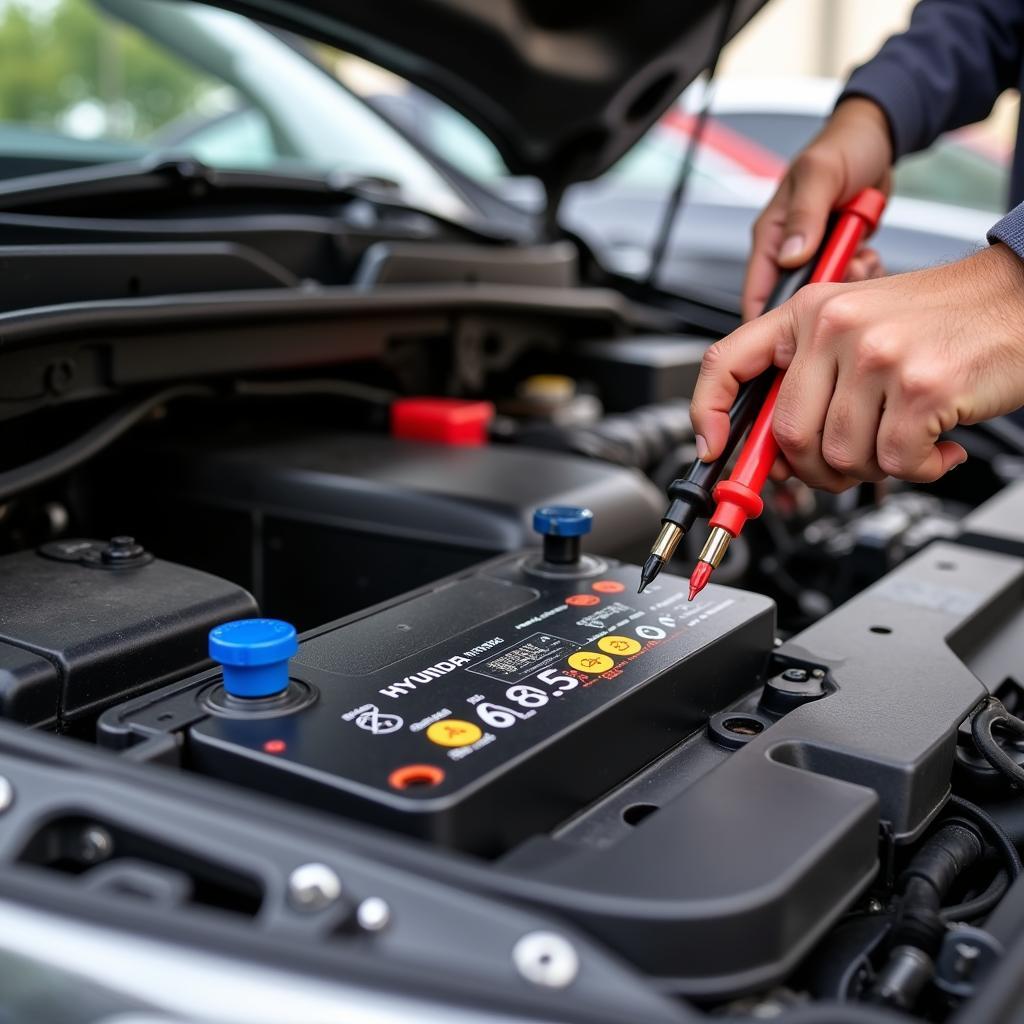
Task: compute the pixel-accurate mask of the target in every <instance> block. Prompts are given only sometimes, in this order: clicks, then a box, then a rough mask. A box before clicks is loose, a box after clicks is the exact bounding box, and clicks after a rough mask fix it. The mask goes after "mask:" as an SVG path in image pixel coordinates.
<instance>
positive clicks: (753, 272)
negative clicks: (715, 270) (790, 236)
mask: <svg viewBox="0 0 1024 1024" xmlns="http://www.w3.org/2000/svg"><path fill="white" fill-rule="evenodd" d="M778 213H779V211H778V210H776V209H772V208H771V207H769V208H768V209H767V210H765V212H764V213H763V214H762V215H761V217H760V218H759V219H758V222H757V224H755V225H754V245H753V248H752V249H751V251H750V260H749V261H748V263H747V273H746V277H745V278H744V281H743V295H742V299H741V301H740V312H741V313H742V314H743V319H744V320H753V319H754V317H756V316H760V315H761V313H762V312H764V306H765V303H766V302H767V301H768V296H769V295H771V293H772V289H773V288H774V287H775V285H776V283H777V282H778V280H779V247H780V246H781V245H782V232H783V229H784V224H783V222H782V220H781V218H778V216H777V215H778Z"/></svg>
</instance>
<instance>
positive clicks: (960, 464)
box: [953, 452, 967, 469]
mask: <svg viewBox="0 0 1024 1024" xmlns="http://www.w3.org/2000/svg"><path fill="white" fill-rule="evenodd" d="M966 461H967V453H966V452H965V453H964V454H963V455H961V456H960V458H959V459H958V460H957V461H956V462H954V463H953V468H954V469H956V467H957V466H962V465H963V464H964V463H965V462H966Z"/></svg>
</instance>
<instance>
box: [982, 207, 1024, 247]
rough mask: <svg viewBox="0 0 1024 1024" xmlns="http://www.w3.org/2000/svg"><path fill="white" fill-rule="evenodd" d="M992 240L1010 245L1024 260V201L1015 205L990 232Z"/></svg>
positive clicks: (989, 237)
mask: <svg viewBox="0 0 1024 1024" xmlns="http://www.w3.org/2000/svg"><path fill="white" fill-rule="evenodd" d="M988 240H989V241H990V242H993V243H994V242H1002V243H1003V244H1004V245H1008V246H1009V247H1010V248H1011V249H1012V250H1013V251H1014V252H1015V253H1016V254H1017V255H1018V256H1019V257H1020V258H1021V259H1022V260H1024V203H1021V204H1020V206H1015V207H1014V208H1013V209H1012V210H1011V211H1010V212H1009V213H1008V214H1007V215H1006V216H1005V217H1004V218H1003V219H1002V220H1001V221H999V223H997V224H996V225H995V226H994V227H992V228H991V230H990V231H989V233H988Z"/></svg>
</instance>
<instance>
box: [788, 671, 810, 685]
mask: <svg viewBox="0 0 1024 1024" xmlns="http://www.w3.org/2000/svg"><path fill="white" fill-rule="evenodd" d="M782 678H783V679H785V680H786V682H787V683H806V682H807V679H808V675H807V669H805V668H787V669H786V671H785V672H783V673H782Z"/></svg>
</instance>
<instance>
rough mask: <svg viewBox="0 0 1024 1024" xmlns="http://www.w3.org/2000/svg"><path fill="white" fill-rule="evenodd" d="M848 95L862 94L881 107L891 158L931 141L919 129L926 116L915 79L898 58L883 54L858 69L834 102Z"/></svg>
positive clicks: (896, 157) (925, 122) (846, 97)
mask: <svg viewBox="0 0 1024 1024" xmlns="http://www.w3.org/2000/svg"><path fill="white" fill-rule="evenodd" d="M851 96H862V97H864V98H865V99H869V100H872V101H873V102H874V103H877V104H878V106H879V107H881V108H882V112H883V113H884V114H885V117H886V120H887V121H888V122H889V138H890V141H891V142H892V157H893V160H894V161H895V160H898V159H899V158H900V157H901V156H905V155H906V154H907V153H913V152H915V151H917V150H919V149H923V148H924V147H925V146H927V145H929V144H930V143H931V141H932V140H931V139H929V138H928V137H927V136H926V134H925V132H924V131H922V129H923V127H924V126H925V125H926V124H927V123H928V119H927V117H925V116H924V115H923V111H922V100H921V93H920V91H919V86H918V83H917V80H916V79H915V78H914V76H913V75H911V74H910V73H909V72H908V71H907V70H906V68H904V67H903V65H902V64H900V63H899V62H898V61H896V60H892V59H891V58H886V57H885V56H884V55H882V56H880V57H876V58H875V59H874V60H873V61H871V62H870V63H868V64H864V65H863V66H861V67H859V68H857V70H856V71H854V73H853V74H852V75H850V79H849V81H848V82H847V83H846V87H845V88H844V89H843V91H842V93H841V94H840V96H839V99H838V100H837V101H836V105H837V106H838V105H839V104H840V103H842V102H843V100H845V99H849V98H850V97H851Z"/></svg>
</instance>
